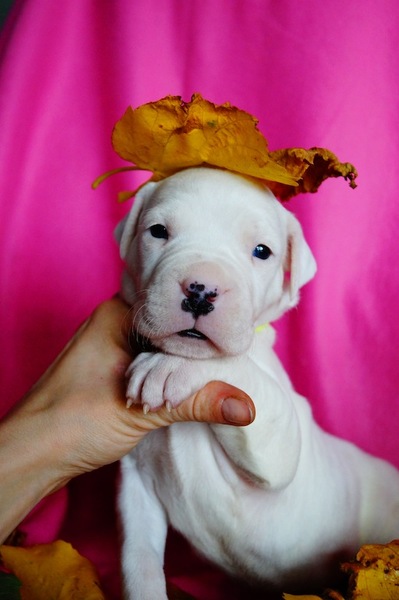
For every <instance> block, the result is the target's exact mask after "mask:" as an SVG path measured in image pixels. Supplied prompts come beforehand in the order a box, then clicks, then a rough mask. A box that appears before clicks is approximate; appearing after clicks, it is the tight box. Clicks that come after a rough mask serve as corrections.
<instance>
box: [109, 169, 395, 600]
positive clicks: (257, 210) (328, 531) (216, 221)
mask: <svg viewBox="0 0 399 600" xmlns="http://www.w3.org/2000/svg"><path fill="white" fill-rule="evenodd" d="M118 235H119V238H120V244H121V255H122V257H123V259H124V261H125V264H126V271H125V274H124V280H123V294H124V297H125V299H126V300H127V301H128V302H129V303H130V304H131V305H132V314H133V328H134V330H135V331H136V332H137V333H138V335H139V336H140V337H141V338H144V339H146V340H148V341H149V342H150V343H151V344H152V346H153V350H154V351H153V352H152V351H151V352H143V353H142V354H140V355H139V356H138V357H137V358H136V359H135V360H134V361H133V363H132V365H131V367H130V368H129V371H128V375H129V383H128V388H127V397H128V403H130V404H131V403H142V405H143V408H144V410H146V411H147V410H155V409H157V408H158V407H160V406H161V405H162V404H163V403H167V404H169V405H171V406H176V405H177V404H179V403H180V402H182V401H183V400H184V399H185V398H187V397H188V396H189V395H190V394H192V393H193V392H194V391H195V390H198V389H199V388H200V387H202V386H203V385H204V384H205V383H207V382H208V381H210V380H214V379H218V380H223V381H226V382H228V383H231V384H233V385H235V386H237V387H239V388H241V389H243V390H245V391H246V392H247V393H248V394H249V395H250V396H251V397H252V398H253V400H254V402H255V406H256V410H257V414H256V419H255V421H254V423H253V424H251V425H250V426H248V427H238V428H236V427H233V426H225V425H208V424H200V423H192V424H191V423H190V424H189V423H184V424H175V425H173V426H172V427H169V428H168V429H162V430H159V431H156V432H154V433H152V434H150V435H148V436H147V437H146V439H145V440H144V441H143V442H142V443H140V445H139V446H138V447H137V448H136V449H135V450H134V451H133V452H132V453H131V454H129V455H128V456H126V457H125V458H124V459H123V461H122V489H121V494H120V510H121V515H122V521H123V528H124V537H125V539H124V544H123V573H124V579H125V586H126V593H127V597H128V598H132V599H133V598H134V599H135V600H138V599H146V600H158V599H165V598H166V588H165V578H164V573H163V555H164V548H165V540H166V533H167V527H168V525H169V524H171V525H172V526H173V527H174V528H175V529H176V530H177V531H179V532H181V533H182V534H183V535H184V536H185V537H186V538H187V539H188V540H189V541H190V542H191V544H193V545H194V547H195V548H197V550H198V551H199V552H200V553H202V554H203V555H205V556H206V557H207V558H208V559H210V560H211V561H213V562H214V563H216V564H217V565H219V566H220V567H222V568H223V569H225V570H226V571H227V572H229V573H231V574H232V575H234V576H237V577H240V578H242V579H244V580H245V581H247V582H251V583H253V584H254V585H256V586H265V588H266V589H268V588H276V589H278V590H279V589H284V590H285V591H290V590H291V589H296V588H297V586H301V584H303V583H304V582H305V583H306V586H305V587H307V591H309V590H310V588H312V586H313V587H314V586H318V585H325V584H331V577H332V576H333V575H334V574H335V570H334V569H335V568H336V567H337V564H338V559H339V557H346V556H347V554H348V553H349V554H352V555H353V553H354V552H355V551H356V550H357V548H358V547H359V546H360V545H361V544H362V543H364V542H386V541H390V540H391V539H393V538H395V537H397V536H398V535H399V474H398V472H397V471H396V470H395V469H394V468H393V467H392V466H390V465H388V464H387V463H385V462H383V461H380V460H378V459H375V458H373V457H371V456H369V455H366V454H365V453H363V452H361V451H360V450H359V449H357V448H356V447H355V446H353V445H351V444H349V443H347V442H344V441H342V440H339V439H337V438H335V437H333V436H331V435H328V434H327V433H325V432H324V431H322V430H321V429H320V428H319V427H318V425H317V424H316V423H315V422H314V420H313V418H312V413H311V409H310V407H309V405H308V403H307V401H306V400H305V399H304V398H302V397H301V396H299V395H298V394H296V393H295V391H294V390H293V388H292V385H291V383H290V381H289V379H288V377H287V375H286V373H285V372H284V370H283V368H282V365H281V364H280V362H279V360H278V359H277V357H276V355H275V354H274V352H273V349H272V346H273V341H274V333H273V330H272V328H271V327H270V326H268V327H259V326H261V325H264V324H266V323H268V322H270V321H272V320H274V319H276V318H278V317H279V316H280V315H281V314H282V313H283V312H284V311H285V310H287V309H289V308H290V307H292V306H294V305H295V304H296V303H297V301H298V292H299V289H300V287H301V286H302V285H304V284H305V283H306V282H307V281H309V280H310V279H311V278H312V277H313V275H314V274H315V271H316V266H315V261H314V258H313V256H312V254H311V252H310V249H309V247H308V245H307V244H306V242H305V240H304V238H303V234H302V230H301V227H300V225H299V223H298V221H297V220H296V219H295V217H294V216H293V215H292V214H291V213H290V212H288V211H287V210H286V209H285V208H283V206H282V205H281V204H280V203H279V202H278V201H277V200H276V198H275V197H274V196H273V195H272V194H271V192H270V191H269V190H267V189H265V188H264V187H263V186H261V185H260V184H257V183H255V182H254V181H252V180H249V179H246V178H244V177H241V176H238V175H234V174H232V173H229V172H225V171H221V170H216V169H207V168H199V169H188V170H186V171H182V172H180V173H178V174H176V175H174V176H172V177H169V178H168V179H165V180H164V181H162V182H160V183H148V184H147V185H145V186H144V188H142V189H141V191H140V192H139V193H138V195H137V197H136V200H135V202H134V205H133V208H132V210H131V212H130V214H129V215H128V217H127V219H125V220H124V222H123V223H122V224H121V226H120V227H119V234H118Z"/></svg>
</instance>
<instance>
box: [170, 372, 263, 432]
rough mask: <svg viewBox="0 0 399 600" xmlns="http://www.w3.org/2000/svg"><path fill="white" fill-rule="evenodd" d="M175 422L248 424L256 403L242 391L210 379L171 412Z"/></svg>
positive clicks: (253, 414) (253, 415)
mask: <svg viewBox="0 0 399 600" xmlns="http://www.w3.org/2000/svg"><path fill="white" fill-rule="evenodd" d="M171 416H172V417H173V420H174V421H201V422H208V423H222V424H228V425H241V426H244V425H249V424H250V423H252V421H253V420H254V418H255V406H254V403H253V402H252V400H251V398H250V397H249V396H248V395H247V394H246V393H245V392H243V391H242V390H240V389H238V388H236V387H234V386H232V385H229V384H227V383H224V382H222V381H211V382H210V383H208V384H207V385H205V386H204V387H203V388H201V389H200V390H198V392H196V393H195V394H193V395H192V396H190V398H188V399H187V400H186V401H185V402H182V404H180V405H179V406H178V407H177V408H175V409H174V410H173V409H172V411H171Z"/></svg>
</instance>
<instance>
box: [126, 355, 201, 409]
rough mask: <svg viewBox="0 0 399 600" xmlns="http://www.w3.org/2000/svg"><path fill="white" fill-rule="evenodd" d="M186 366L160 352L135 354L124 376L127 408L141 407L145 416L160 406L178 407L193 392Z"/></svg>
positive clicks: (177, 358) (193, 386)
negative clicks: (126, 382)
mask: <svg viewBox="0 0 399 600" xmlns="http://www.w3.org/2000/svg"><path fill="white" fill-rule="evenodd" d="M190 362H192V361H189V360H188V359H185V358H181V357H179V356H171V355H166V354H162V353H161V352H157V353H155V354H153V353H151V352H143V353H141V354H139V355H138V356H137V358H136V359H135V360H134V361H133V362H132V363H131V365H130V366H129V368H128V370H127V372H126V378H127V380H128V384H127V390H126V399H127V406H128V407H130V406H132V405H133V404H136V405H137V404H138V405H140V404H141V405H142V407H143V411H144V412H145V413H147V412H148V411H155V410H158V409H159V408H161V407H162V406H163V405H164V404H165V405H166V407H167V408H168V409H170V408H172V407H176V406H178V405H179V404H180V403H181V402H182V401H183V400H185V399H186V398H188V396H190V394H191V393H193V392H194V391H195V389H196V388H195V381H193V378H191V377H190V375H189V372H190V371H191V370H192V369H191V368H190V367H191V365H190ZM197 389H198V388H197Z"/></svg>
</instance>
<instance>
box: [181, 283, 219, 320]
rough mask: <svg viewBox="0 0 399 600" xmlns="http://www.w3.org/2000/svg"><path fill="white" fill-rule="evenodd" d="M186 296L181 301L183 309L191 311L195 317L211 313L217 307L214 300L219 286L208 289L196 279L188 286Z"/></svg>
mask: <svg viewBox="0 0 399 600" xmlns="http://www.w3.org/2000/svg"><path fill="white" fill-rule="evenodd" d="M185 294H186V296H187V298H184V299H183V300H182V303H181V307H182V310H184V311H185V312H191V313H192V315H193V317H194V319H196V318H197V317H199V316H202V315H207V314H209V313H210V312H211V311H212V310H213V309H214V308H215V307H214V305H213V302H214V301H215V300H216V298H217V296H218V292H217V288H215V289H214V290H212V289H207V287H206V286H205V285H204V284H203V283H198V282H197V281H194V282H193V283H190V284H188V285H187V286H186V289H185Z"/></svg>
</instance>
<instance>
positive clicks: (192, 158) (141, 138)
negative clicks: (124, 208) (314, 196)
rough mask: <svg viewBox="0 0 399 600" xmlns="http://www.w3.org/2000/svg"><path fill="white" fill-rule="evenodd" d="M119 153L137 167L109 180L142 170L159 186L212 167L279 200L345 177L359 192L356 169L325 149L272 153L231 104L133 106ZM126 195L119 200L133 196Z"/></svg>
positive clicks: (119, 131) (118, 133) (118, 140)
mask: <svg viewBox="0 0 399 600" xmlns="http://www.w3.org/2000/svg"><path fill="white" fill-rule="evenodd" d="M112 145H113V148H114V150H115V152H116V153H117V154H118V155H119V156H120V157H121V158H123V159H124V160H126V161H129V162H131V163H132V164H133V166H129V167H121V168H120V169H115V170H113V171H109V172H108V173H105V174H104V175H102V176H101V177H99V178H98V179H97V180H96V181H95V182H94V184H93V187H97V186H98V185H99V184H100V183H101V182H102V181H103V180H104V179H106V178H107V177H108V176H109V175H112V174H114V173H118V172H121V171H129V170H142V171H149V172H151V173H152V176H151V178H150V181H160V180H162V179H165V178H166V177H169V176H170V175H173V174H174V173H177V172H178V171H182V170H184V169H188V168H191V167H200V166H207V167H214V168H219V169H224V170H228V171H231V172H233V173H238V174H240V175H244V176H247V177H252V178H254V179H257V180H261V181H263V182H264V183H265V185H267V187H269V188H270V189H271V190H272V192H273V193H274V194H275V195H276V196H277V197H278V198H279V199H280V200H288V199H289V198H291V197H292V196H295V195H297V194H299V193H302V192H316V191H317V189H318V187H319V186H320V184H321V183H322V182H323V181H324V180H325V179H327V178H329V177H339V176H342V177H344V178H345V179H348V180H349V181H350V186H351V187H356V184H355V179H356V177H357V172H356V169H355V168H354V167H353V165H351V164H349V163H341V162H340V161H339V160H338V158H337V157H336V156H335V155H334V154H333V153H332V152H330V151H329V150H326V149H324V148H311V149H310V150H304V149H302V148H288V149H284V150H278V151H275V152H270V151H269V149H268V144H267V141H266V138H265V137H264V136H263V135H262V133H261V132H260V131H259V129H258V120H257V119H255V118H254V117H253V116H252V115H250V114H249V113H247V112H245V111H243V110H240V109H238V108H235V107H234V106H231V105H230V104H229V103H226V104H221V105H215V104H213V103H212V102H209V101H208V100H205V99H204V98H202V97H201V96H200V94H194V95H193V96H192V98H191V101H190V102H184V101H183V100H182V99H181V97H180V96H167V97H166V98H162V99H161V100H158V101H157V102H150V103H148V104H143V105H142V106H139V107H138V108H136V109H133V108H131V107H129V108H128V109H127V110H126V112H125V114H124V115H123V117H122V118H121V119H120V120H119V121H118V122H117V123H116V125H115V127H114V130H113V133H112ZM134 194H135V192H123V193H122V194H120V200H122V201H123V200H126V199H127V198H129V197H132V196H134Z"/></svg>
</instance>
